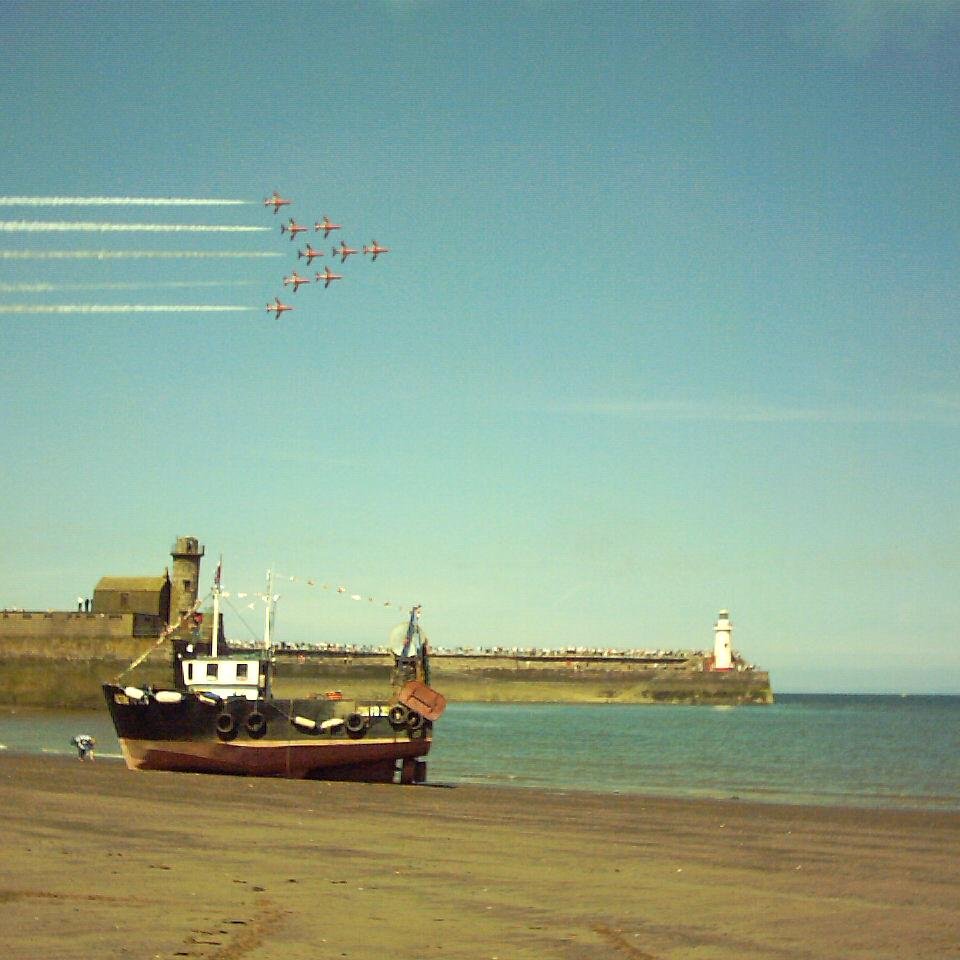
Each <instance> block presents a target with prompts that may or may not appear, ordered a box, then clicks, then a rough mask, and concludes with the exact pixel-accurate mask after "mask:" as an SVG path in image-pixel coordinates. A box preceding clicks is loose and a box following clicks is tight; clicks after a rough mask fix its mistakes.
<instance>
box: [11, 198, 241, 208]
mask: <svg viewBox="0 0 960 960" xmlns="http://www.w3.org/2000/svg"><path fill="white" fill-rule="evenodd" d="M254 202H255V201H253V200H217V199H212V198H211V199H203V198H198V197H0V206H2V207H120V206H131V207H237V206H247V205H249V204H251V203H254Z"/></svg>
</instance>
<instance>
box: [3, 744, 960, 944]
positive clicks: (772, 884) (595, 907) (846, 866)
mask: <svg viewBox="0 0 960 960" xmlns="http://www.w3.org/2000/svg"><path fill="white" fill-rule="evenodd" d="M0 803H2V809H3V811H4V823H3V826H4V829H3V830H2V832H0V918H2V929H3V937H2V939H3V941H4V945H5V947H6V950H5V951H4V952H5V955H6V956H7V957H11V958H18V960H19V958H23V960H27V958H29V960H36V958H44V960H60V958H64V960H66V958H84V960H88V958H101V957H135V958H146V960H155V958H158V957H159V958H162V960H170V958H175V957H193V958H205V960H215V958H216V960H236V958H250V960H267V958H270V960H281V958H282V960H308V958H309V960H326V958H341V957H352V958H358V960H372V958H384V960H417V958H434V957H436V958H443V960H459V958H480V960H490V958H497V960H525V958H530V960H532V958H537V960H552V958H556V960H588V958H589V960H604V958H632V960H680V958H689V960H734V958H736V960H753V958H756V960H761V958H762V960H793V958H796V960H801V958H803V960H808V958H821V960H841V958H842V960H846V958H852V960H857V958H862V960H867V958H869V960H884V958H903V960H907V958H909V960H925V958H929V960H947V958H951V957H960V893H958V891H960V814H956V813H929V812H899V811H865V810H849V809H835V808H815V807H794V806H773V805H754V804H747V803H742V802H739V801H736V800H727V801H686V800H683V801H681V800H663V799H650V798H645V797H636V796H606V795H594V794H573V793H568V794H560V793H540V792H535V791H531V790H510V789H495V788H486V787H473V786H459V787H447V788H445V787H442V786H436V787H430V786H427V787H396V786H387V785H366V784H342V783H299V782H292V781H271V780H246V779H235V778H226V777H213V776H201V775H196V774H165V773H135V772H131V771H128V770H126V769H125V768H124V767H123V766H122V764H120V763H117V762H109V761H103V760H98V761H97V762H96V763H86V764H81V763H79V762H78V761H77V760H75V759H73V758H69V759H68V758H49V757H18V756H9V755H2V756H0Z"/></svg>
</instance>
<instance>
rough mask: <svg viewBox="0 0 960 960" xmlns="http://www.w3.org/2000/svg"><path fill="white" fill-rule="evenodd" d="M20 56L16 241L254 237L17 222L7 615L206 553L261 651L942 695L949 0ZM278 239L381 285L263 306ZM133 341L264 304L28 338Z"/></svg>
mask: <svg viewBox="0 0 960 960" xmlns="http://www.w3.org/2000/svg"><path fill="white" fill-rule="evenodd" d="M0 38H2V42H3V48H4V51H5V56H4V58H3V61H2V62H0V90H2V91H3V97H2V99H0V170H2V171H3V176H2V186H0V192H2V193H3V194H4V195H5V197H6V198H7V201H9V198H11V197H48V198H49V197H93V196H101V197H103V196H106V197H139V198H150V197H165V198H170V197H181V198H207V199H221V200H226V199H232V200H246V201H250V202H249V203H248V204H239V205H238V204H234V205H223V206H207V207H204V206H195V207H171V206H137V205H114V206H101V207H93V206H72V205H62V206H37V205H34V206H27V205H16V204H13V203H10V202H6V203H4V202H3V199H2V198H0V221H3V222H5V223H7V224H10V225H9V226H7V227H2V226H0V251H3V252H0V322H2V324H3V330H4V350H3V351H2V354H0V372H2V390H3V411H4V412H3V418H2V426H3V434H2V435H3V440H4V449H5V451H6V456H5V457H4V459H3V464H2V467H0V469H2V475H3V488H4V490H5V500H6V510H5V511H4V513H5V519H4V523H3V529H2V533H0V544H2V546H3V551H2V555H0V578H2V583H3V584H4V588H3V595H2V598H0V603H2V604H3V605H4V606H15V607H27V608H39V609H46V608H48V607H53V608H59V607H67V606H69V605H70V604H71V602H72V601H73V599H74V597H76V596H77V595H78V594H84V595H87V594H90V593H92V589H93V586H94V584H95V582H96V580H97V579H98V577H99V576H100V575H101V574H104V573H114V574H122V573H128V574H134V573H151V572H153V571H155V570H159V569H161V568H162V567H163V565H164V564H165V563H167V562H168V560H167V556H166V554H167V550H168V548H169V546H170V544H172V542H173V540H174V538H175V537H176V536H177V535H179V534H193V535H196V536H199V537H200V539H201V540H202V541H203V542H204V543H205V544H206V546H207V550H208V554H217V553H220V552H222V553H223V554H224V557H225V580H226V583H227V586H228V587H232V588H233V589H234V590H250V589H257V588H259V587H260V585H261V582H262V580H263V572H264V570H265V569H266V567H267V566H268V565H270V564H275V565H276V567H277V569H278V570H280V571H282V572H284V573H285V574H288V575H294V576H297V577H298V578H300V579H298V580H297V581H296V582H290V581H287V582H285V583H284V584H283V586H282V587H281V588H280V590H279V592H281V594H282V600H281V603H280V609H279V622H278V625H279V628H280V634H281V636H282V637H283V638H285V639H291V640H293V639H307V640H316V641H318V642H328V641H334V640H346V641H349V642H370V643H379V642H382V641H383V640H384V639H385V638H386V635H387V633H388V631H389V629H390V628H391V626H392V625H393V624H394V623H395V622H396V618H395V615H394V613H393V608H392V607H391V608H383V607H382V606H380V605H379V603H378V604H372V605H371V604H368V603H356V602H351V601H350V600H349V599H348V597H345V596H343V595H336V594H334V593H331V592H329V591H328V592H326V593H325V592H323V591H321V590H320V589H319V584H320V583H330V584H334V583H337V584H343V585H346V586H347V587H348V588H349V591H350V592H351V593H352V592H356V593H359V594H362V595H363V596H373V597H375V598H377V600H378V601H379V600H381V599H392V600H396V601H397V602H412V601H417V602H421V603H423V605H424V621H423V622H424V626H425V628H426V630H427V632H428V634H429V635H430V636H431V638H432V639H433V640H434V642H435V643H437V644H439V645H443V646H457V645H477V646H481V645H482V646H492V645H498V644H499V645H504V646H510V647H512V646H529V645H539V646H554V647H556V646H567V645H583V646H604V647H606V646H609V647H621V648H628V647H637V646H644V647H653V648H677V647H705V646H708V645H709V644H710V643H711V642H712V625H713V622H714V618H715V616H716V613H717V611H718V610H719V609H721V608H724V607H727V608H729V609H730V610H731V613H732V617H733V620H734V623H735V633H734V644H735V646H736V647H737V648H738V649H740V650H741V651H742V652H743V653H744V655H745V656H746V657H747V658H748V659H750V660H752V661H755V662H757V663H759V664H761V665H762V666H765V667H767V668H769V669H770V670H771V673H772V677H773V682H774V686H775V689H778V690H781V691H787V690H793V691H808V690H809V691H847V690H849V691H873V692H897V693H899V692H935V693H960V653H958V644H957V624H958V623H960V599H958V592H957V590H956V578H957V573H958V571H960V547H958V543H960V522H958V520H960V512H958V498H957V477H958V475H960V462H958V461H960V456H958V443H957V440H958V427H960V382H958V373H957V370H958V360H960V357H958V330H957V303H958V302H960V297H958V292H960V291H958V286H960V284H958V280H957V276H958V271H957V254H958V241H957V237H958V227H960V211H958V201H957V191H956V170H957V160H958V145H960V119H958V118H960V102H958V100H960V5H957V4H954V3H937V4H933V3H919V4H917V3H912V4H897V3H882V4H881V3H870V2H857V3H831V4H818V3H804V4H763V3H750V4H733V3H729V4H718V3H706V4H698V3H686V4H671V3H650V4H644V3H630V4H626V3H623V4H621V3H601V4H590V5H585V4H566V3H510V4H496V3H484V4H479V3H442V2H436V3H434V2H422V3H421V2H412V3H399V2H398V3H377V2H370V3H363V4H355V3H331V4H325V3H303V2H298V3H291V4H285V3H256V2H244V3H219V4H204V3H189V4H187V3H181V4H133V5H131V4H113V3H100V4H98V3H85V4H83V5H79V4H77V5H64V4H61V3H56V4H46V3H20V4H18V3H12V4H6V5H5V6H4V7H3V10H2V11H0ZM273 189H278V190H280V191H281V192H282V193H283V194H284V196H289V197H292V198H294V201H295V203H294V204H293V206H292V207H290V208H285V209H284V211H283V212H282V213H281V215H278V216H274V215H273V214H272V213H270V212H269V211H268V210H265V209H264V208H263V206H262V204H261V200H262V198H263V197H264V196H266V195H267V194H268V193H269V192H270V191H271V190H273ZM288 210H289V211H291V212H292V213H293V215H295V216H296V217H297V219H298V221H300V222H301V223H307V224H312V223H313V222H314V221H315V220H317V219H319V217H320V216H321V215H322V214H329V215H330V216H331V218H332V219H334V220H336V221H337V222H340V223H342V224H343V225H344V229H343V231H342V232H343V236H344V238H345V239H346V240H347V241H348V242H349V243H350V244H351V245H352V246H360V245H361V244H365V243H369V242H370V241H371V240H372V239H373V238H376V239H377V240H379V241H380V242H381V243H383V244H385V245H387V246H389V247H390V248H391V252H390V254H388V255H385V256H383V257H381V258H379V259H378V261H377V262H376V263H371V262H370V261H369V259H366V258H363V257H361V256H357V257H353V258H351V260H350V261H348V263H347V264H345V265H344V266H343V270H341V271H340V272H342V273H343V274H344V280H343V281H342V282H339V283H336V284H333V285H332V286H331V288H330V289H329V290H323V289H319V288H318V287H317V286H316V285H314V284H311V285H310V286H307V287H304V288H302V289H301V290H300V292H299V293H297V294H296V295H295V296H294V295H293V294H292V293H290V292H289V289H288V290H287V292H286V293H284V290H283V287H282V286H281V278H282V277H283V276H284V275H285V274H287V273H289V272H290V270H291V269H292V268H293V267H296V266H297V265H298V264H297V260H296V257H295V254H294V252H293V251H294V250H295V249H296V248H297V245H295V244H292V243H290V242H289V241H288V240H287V239H286V237H281V235H280V233H279V230H278V224H279V222H281V220H282V219H283V218H284V215H285V214H286V213H287V211H288ZM24 221H26V222H30V223H54V222H57V223H64V224H68V225H69V224H74V225H75V224H76V223H78V222H87V223H111V224H127V225H129V224H144V223H149V224H164V225H177V224H180V225H208V226H219V227H228V226H229V227H233V226H261V227H266V228H269V229H268V230H264V231H250V232H244V231H219V232H187V231H181V232H174V231H171V232H163V233H161V232H156V231H153V232H136V231H94V230H70V231H53V230H46V229H29V230H28V229H26V228H24V227H23V225H22V224H23V222H24ZM303 237H307V238H309V239H311V240H312V241H313V242H314V244H315V245H319V244H318V238H317V235H316V234H309V235H303ZM303 237H301V240H302V239H303ZM334 238H336V234H334V235H333V236H332V238H331V239H334ZM299 246H300V247H301V248H302V246H303V243H302V242H301V243H300V244H299ZM323 248H324V249H325V250H326V256H325V258H324V260H321V261H315V266H316V264H317V263H319V264H320V268H321V269H322V266H323V264H324V263H325V262H330V251H329V249H328V248H329V243H327V244H324V245H323ZM95 251H109V252H111V253H113V254H117V253H126V254H128V256H125V257H119V256H112V257H107V258H96V257H92V256H90V254H91V253H93V252H95ZM81 252H85V253H86V254H87V255H86V256H83V257H81V256H79V255H78V254H79V253H81ZM184 252H196V253H203V254H205V256H202V257H200V256H197V257H194V256H190V257H184V256H169V254H172V253H173V254H182V253H184ZM51 253H54V254H55V253H59V254H61V255H60V256H59V257H54V256H50V254H51ZM158 253H166V254H168V256H166V257H161V256H153V254H158ZM228 253H229V254H234V256H220V255H219V254H228ZM130 254H138V256H129V255H130ZM265 254H266V256H265ZM358 261H363V262H358ZM299 266H300V272H301V274H307V275H309V273H308V271H307V270H306V269H305V268H304V265H303V261H300V263H299ZM275 295H281V296H282V298H283V299H284V302H286V303H294V304H295V306H296V309H295V311H294V312H292V313H286V314H284V315H283V317H282V318H281V319H280V320H279V321H277V320H275V319H274V318H273V317H272V315H268V314H267V313H266V312H265V310H264V304H265V303H266V302H267V301H268V300H271V299H272V298H273V297H274V296H275ZM138 305H139V306H144V305H164V306H167V307H173V306H179V307H218V306H219V307H222V306H232V307H238V308H249V309H238V310H235V311H229V312H214V311H200V310H188V311H181V312H173V311H167V312H163V313H145V312H135V311H132V310H131V311H128V312H122V313H108V312H101V313H96V312H85V313H76V312H74V313H66V312H60V313H56V312H50V313H41V312H38V309H39V308H40V307H44V308H47V307H55V306H60V307H61V308H62V307H63V306H75V307H90V306H113V307H122V306H128V307H133V306H138ZM207 573H208V574H212V568H211V567H210V566H209V565H208V568H207ZM308 577H309V578H313V579H316V580H317V581H318V586H317V587H314V588H310V587H308V586H306V585H305V584H304V583H303V578H308ZM250 620H251V622H253V623H255V622H256V618H255V617H254V616H253V615H250ZM234 632H235V634H238V635H241V636H242V635H244V631H243V630H242V629H240V628H239V627H237V629H236V630H235V631H234Z"/></svg>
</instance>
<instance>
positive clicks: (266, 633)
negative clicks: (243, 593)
mask: <svg viewBox="0 0 960 960" xmlns="http://www.w3.org/2000/svg"><path fill="white" fill-rule="evenodd" d="M266 600H267V608H266V611H265V613H264V616H263V646H264V649H266V650H269V649H270V647H271V645H272V643H273V637H272V636H271V631H272V627H273V570H268V571H267V597H266Z"/></svg>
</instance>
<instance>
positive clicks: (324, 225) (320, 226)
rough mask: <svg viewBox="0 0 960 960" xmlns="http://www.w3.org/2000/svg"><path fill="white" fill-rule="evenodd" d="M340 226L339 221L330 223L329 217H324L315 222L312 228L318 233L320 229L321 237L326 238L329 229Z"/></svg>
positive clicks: (337, 228) (335, 228)
mask: <svg viewBox="0 0 960 960" xmlns="http://www.w3.org/2000/svg"><path fill="white" fill-rule="evenodd" d="M341 226H342V224H340V223H331V222H330V218H329V217H324V218H323V219H322V220H321V221H320V222H319V223H315V224H314V225H313V228H314V230H316V231H317V232H318V233H319V232H320V231H321V230H322V231H323V239H324V240H326V239H327V237H328V236H329V234H330V231H331V230H339V229H340V227H341Z"/></svg>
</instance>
